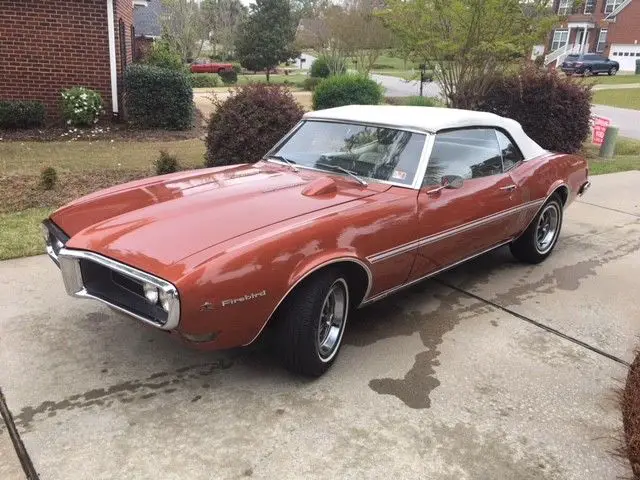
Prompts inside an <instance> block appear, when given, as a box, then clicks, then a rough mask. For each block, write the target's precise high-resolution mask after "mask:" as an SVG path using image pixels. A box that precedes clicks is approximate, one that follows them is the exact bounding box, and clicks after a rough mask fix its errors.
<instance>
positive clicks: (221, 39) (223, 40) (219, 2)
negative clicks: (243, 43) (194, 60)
mask: <svg viewBox="0 0 640 480" xmlns="http://www.w3.org/2000/svg"><path fill="white" fill-rule="evenodd" d="M201 10H202V14H203V17H204V22H205V24H206V29H207V31H208V33H209V40H210V41H211V45H212V48H213V52H214V54H215V53H218V47H219V48H220V49H221V51H222V54H223V55H224V56H225V57H227V58H229V57H232V56H233V53H234V47H235V42H236V34H237V32H238V29H239V28H240V25H242V22H243V21H244V19H245V17H246V16H247V7H245V6H244V5H243V4H242V2H240V0H204V1H203V2H202V4H201Z"/></svg>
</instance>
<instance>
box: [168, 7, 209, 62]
mask: <svg viewBox="0 0 640 480" xmlns="http://www.w3.org/2000/svg"><path fill="white" fill-rule="evenodd" d="M162 8H163V13H162V15H161V16H160V24H161V26H162V37H163V38H164V39H165V40H166V41H167V42H169V44H170V45H171V47H172V48H173V49H175V50H176V51H177V52H178V53H179V54H180V56H181V57H182V61H183V62H187V63H188V62H191V61H193V60H194V59H195V58H197V57H198V56H199V55H200V53H201V52H202V47H203V46H204V42H205V40H206V39H207V28H206V22H205V21H204V17H203V15H202V13H201V11H200V6H199V4H198V3H197V2H194V1H193V0H162Z"/></svg>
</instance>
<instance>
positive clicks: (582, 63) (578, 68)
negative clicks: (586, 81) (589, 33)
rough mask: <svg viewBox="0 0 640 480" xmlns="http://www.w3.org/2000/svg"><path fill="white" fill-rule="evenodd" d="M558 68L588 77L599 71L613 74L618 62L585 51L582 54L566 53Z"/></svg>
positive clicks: (568, 72)
mask: <svg viewBox="0 0 640 480" xmlns="http://www.w3.org/2000/svg"><path fill="white" fill-rule="evenodd" d="M560 68H561V69H562V71H563V72H564V73H566V74H567V75H572V74H574V73H575V74H577V75H584V76H585V77H589V76H591V75H597V74H599V73H606V74H609V75H615V74H616V73H618V70H620V64H619V63H618V62H614V61H612V60H609V59H608V58H605V57H602V56H600V55H595V54H593V53H585V54H584V55H575V54H573V55H567V58H565V59H564V62H562V66H561V67H560Z"/></svg>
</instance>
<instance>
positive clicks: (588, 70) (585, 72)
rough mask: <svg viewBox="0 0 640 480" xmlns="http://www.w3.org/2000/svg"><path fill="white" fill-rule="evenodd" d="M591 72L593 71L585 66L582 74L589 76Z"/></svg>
mask: <svg viewBox="0 0 640 480" xmlns="http://www.w3.org/2000/svg"><path fill="white" fill-rule="evenodd" d="M592 73H593V72H591V69H590V68H586V69H585V70H584V76H585V77H590V76H591V74H592Z"/></svg>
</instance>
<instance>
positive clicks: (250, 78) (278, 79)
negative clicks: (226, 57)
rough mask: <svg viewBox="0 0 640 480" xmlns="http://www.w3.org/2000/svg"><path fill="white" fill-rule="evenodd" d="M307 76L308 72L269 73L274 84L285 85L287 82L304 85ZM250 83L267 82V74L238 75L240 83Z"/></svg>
mask: <svg viewBox="0 0 640 480" xmlns="http://www.w3.org/2000/svg"><path fill="white" fill-rule="evenodd" d="M305 78H307V74H306V73H299V72H296V73H290V74H289V75H284V74H277V75H275V74H272V75H269V83H272V84H274V85H284V84H286V83H291V84H295V85H296V86H297V85H302V82H304V79H305ZM249 83H267V76H266V75H265V74H263V73H260V74H256V75H238V85H247V84H249Z"/></svg>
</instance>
